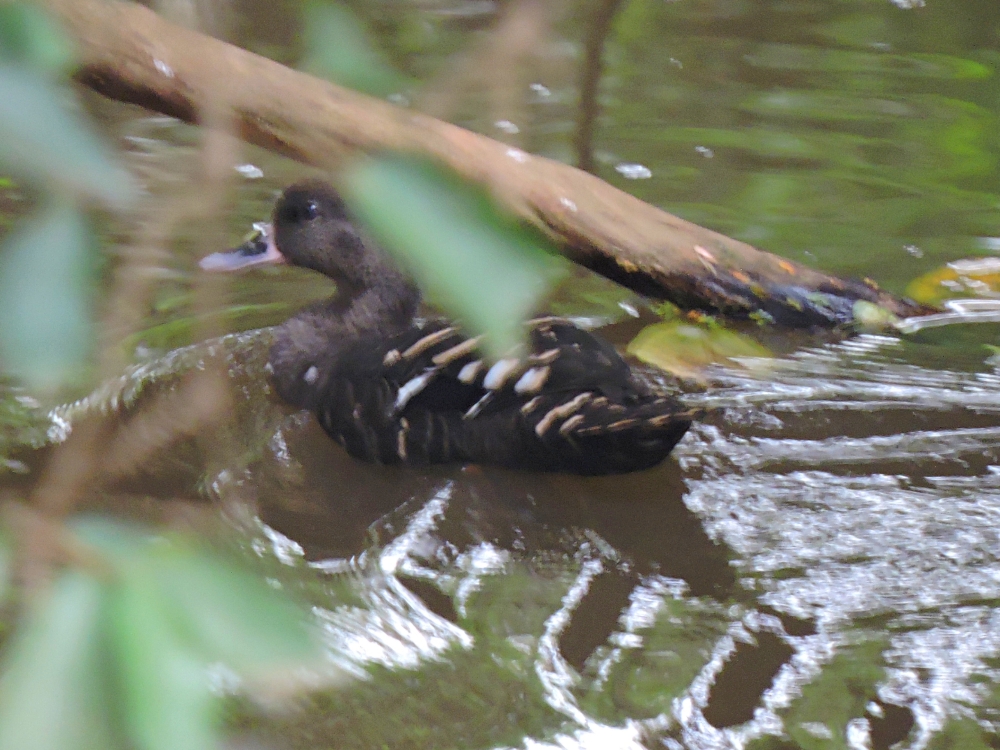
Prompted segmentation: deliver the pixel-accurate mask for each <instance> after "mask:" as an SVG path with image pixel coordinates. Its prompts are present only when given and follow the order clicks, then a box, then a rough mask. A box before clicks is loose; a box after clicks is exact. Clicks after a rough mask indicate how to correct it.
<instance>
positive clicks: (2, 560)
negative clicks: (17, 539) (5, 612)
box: [0, 532, 12, 606]
mask: <svg viewBox="0 0 1000 750" xmlns="http://www.w3.org/2000/svg"><path fill="white" fill-rule="evenodd" d="M11 563H12V558H11V550H10V542H9V540H8V539H7V535H6V534H4V533H2V532H0V606H2V605H3V603H4V601H5V600H6V599H7V593H8V591H9V590H10V576H11Z"/></svg>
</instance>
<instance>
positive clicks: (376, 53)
mask: <svg viewBox="0 0 1000 750" xmlns="http://www.w3.org/2000/svg"><path fill="white" fill-rule="evenodd" d="M302 35H303V40H304V45H305V50H306V57H305V59H304V60H303V61H302V65H301V67H302V69H303V70H306V71H308V72H310V73H313V74H314V75H318V76H322V77H323V78H328V79H329V80H331V81H333V82H334V83H337V84H340V85H341V86H346V87H347V88H351V89H355V90H356V91H362V92H364V93H366V94H372V95H374V96H383V97H384V96H388V95H389V94H398V93H400V92H401V91H404V90H405V89H407V88H409V87H410V86H411V85H412V82H411V81H410V80H409V79H407V78H406V77H405V76H403V75H401V74H400V73H398V72H397V71H396V70H395V68H393V66H392V65H391V64H390V63H389V61H388V60H387V59H386V57H385V55H383V54H382V52H381V51H380V50H379V49H378V47H377V46H376V45H375V43H374V42H373V41H372V40H371V38H370V37H369V36H368V32H367V31H366V30H365V27H364V24H362V22H361V20H360V19H359V18H358V17H357V16H355V15H354V13H352V12H351V11H350V10H349V9H348V8H346V7H344V6H343V5H337V4H335V3H329V2H323V0H310V2H307V3H306V4H305V6H304V8H303V28H302Z"/></svg>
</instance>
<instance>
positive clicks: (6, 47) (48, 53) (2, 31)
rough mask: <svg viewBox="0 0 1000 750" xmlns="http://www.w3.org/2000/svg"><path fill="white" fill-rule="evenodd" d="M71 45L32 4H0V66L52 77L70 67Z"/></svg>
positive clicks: (63, 73)
mask: <svg viewBox="0 0 1000 750" xmlns="http://www.w3.org/2000/svg"><path fill="white" fill-rule="evenodd" d="M74 58H75V54H74V49H73V43H72V42H71V41H70V39H69V37H67V36H66V34H64V33H63V31H62V29H60V28H59V27H57V26H56V25H55V23H54V22H53V21H52V19H50V18H49V16H48V15H46V13H45V12H44V11H43V10H42V9H41V8H39V7H38V6H37V5H35V4H34V3H22V2H5V3H2V4H0V63H15V64H21V65H25V66H26V67H29V68H34V69H36V70H40V71H44V72H47V73H51V74H55V75H65V74H66V73H68V72H69V70H70V68H71V67H72V66H73V61H74Z"/></svg>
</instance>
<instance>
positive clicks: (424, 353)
mask: <svg viewBox="0 0 1000 750" xmlns="http://www.w3.org/2000/svg"><path fill="white" fill-rule="evenodd" d="M338 361H339V364H338V366H336V367H335V368H334V369H333V371H332V372H331V373H330V374H329V376H328V377H327V378H326V379H325V382H324V384H323V392H322V393H321V394H320V397H319V398H318V399H317V402H316V413H317V416H318V418H319V421H320V424H321V425H322V426H323V428H324V429H325V430H326V432H327V433H329V434H330V435H331V436H332V437H333V438H334V439H336V440H337V441H338V442H340V443H341V444H342V445H344V447H345V448H346V449H347V451H348V452H349V453H350V454H351V455H353V456H355V457H357V458H360V459H363V460H367V461H376V462H380V463H401V462H405V463H419V464H424V463H447V462H455V461H463V462H477V463H491V464H498V465H503V466H509V467H512V468H523V469H533V470H543V471H566V472H572V473H578V474H606V473H616V472H622V471H634V470H637V469H642V468H647V467H649V466H652V465H655V464H656V463H658V462H659V461H661V460H662V459H663V458H664V457H666V455H667V454H668V453H669V452H670V450H671V449H672V448H673V446H674V445H675V444H676V443H677V441H678V440H679V439H680V438H681V437H682V436H683V434H684V432H686V430H687V428H688V427H689V426H690V422H691V419H692V418H693V417H694V416H696V415H695V414H694V413H693V412H692V411H686V410H684V409H683V408H682V407H681V405H680V404H678V403H677V402H676V401H674V400H673V399H671V398H669V397H666V396H662V395H658V394H652V393H650V392H649V391H648V390H647V389H646V388H645V387H644V386H643V385H642V384H641V383H639V382H638V381H637V380H636V379H635V378H634V377H633V375H632V372H631V370H630V368H629V366H628V364H627V363H626V362H625V361H624V360H623V359H622V358H621V356H620V355H619V354H618V352H617V351H615V349H614V347H613V346H611V344H610V343H608V342H607V341H604V340H603V339H601V338H599V337H597V336H594V335H592V334H590V333H588V332H586V331H584V330H582V329H580V328H577V327H576V326H574V325H572V324H571V323H569V322H567V321H565V320H562V319H558V318H542V319H538V320H536V321H532V323H531V334H530V350H529V354H528V355H527V356H525V357H520V358H515V357H509V358H503V359H500V360H498V361H496V362H494V363H493V364H492V365H489V364H487V363H486V362H485V360H484V359H483V358H482V355H481V353H480V351H479V349H478V340H477V339H472V338H468V337H466V336H465V335H464V334H462V333H461V331H460V330H458V329H457V328H455V327H454V326H451V325H449V324H448V323H447V322H444V321H430V322H427V323H424V324H422V325H420V326H414V327H413V328H412V329H410V330H408V331H407V332H405V333H404V334H401V335H399V336H397V337H394V338H393V339H391V340H390V341H389V342H387V343H385V344H384V345H382V346H373V345H372V342H357V343H356V344H354V345H352V347H350V348H349V349H348V350H345V351H344V352H343V356H342V357H340V358H338Z"/></svg>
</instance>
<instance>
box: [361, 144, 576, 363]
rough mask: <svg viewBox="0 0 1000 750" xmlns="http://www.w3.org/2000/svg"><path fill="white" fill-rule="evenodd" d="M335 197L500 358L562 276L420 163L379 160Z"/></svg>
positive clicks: (470, 192)
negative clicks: (340, 197)
mask: <svg viewBox="0 0 1000 750" xmlns="http://www.w3.org/2000/svg"><path fill="white" fill-rule="evenodd" d="M344 186H345V197H346V199H347V200H348V202H349V203H350V205H351V208H352V209H353V210H354V211H355V213H356V214H358V215H359V216H360V217H361V218H362V219H363V220H364V221H365V222H366V223H367V224H368V226H369V227H370V229H371V231H372V233H373V234H374V235H375V237H376V238H377V239H378V240H379V241H380V242H381V243H382V245H383V246H384V247H386V248H387V249H388V250H390V251H391V252H392V253H394V254H395V255H397V256H398V257H399V259H400V260H401V261H402V262H403V263H405V264H406V265H407V266H408V267H409V268H410V270H411V271H412V273H413V275H414V276H415V278H416V279H417V281H418V283H420V285H421V287H422V288H423V289H425V290H427V292H428V293H429V294H430V296H431V297H432V298H433V299H434V301H435V302H437V303H439V304H440V305H441V306H442V307H444V308H445V310H446V311H447V312H448V313H449V314H450V315H452V316H454V317H455V318H457V319H458V320H460V321H461V322H462V323H463V324H464V325H465V326H466V327H467V328H468V329H469V330H470V332H472V333H473V334H480V333H485V334H487V339H486V341H485V343H484V346H485V347H486V349H487V351H489V352H490V353H491V354H492V355H493V356H495V357H500V356H503V355H504V354H505V353H506V352H508V351H509V350H510V349H511V347H513V346H515V345H516V344H518V343H520V342H521V340H522V338H523V336H524V331H523V326H522V321H523V320H524V319H525V318H527V317H528V316H530V314H531V313H532V312H533V311H534V309H535V307H536V305H537V304H538V301H539V299H540V298H541V296H542V295H543V294H544V293H545V292H546V290H547V289H548V288H549V286H550V284H552V283H554V282H555V281H556V280H557V278H558V277H559V276H560V275H561V274H562V273H563V272H564V270H565V266H564V265H563V264H562V263H561V262H560V260H559V259H558V258H556V256H555V255H554V253H552V252H548V250H549V249H550V244H549V243H548V241H547V240H546V239H545V238H544V237H543V236H542V235H541V234H540V233H538V232H537V231H536V230H534V229H533V228H530V227H526V226H524V225H522V224H518V223H516V222H515V221H514V220H513V219H511V218H509V217H507V216H504V215H503V214H501V213H500V211H499V210H498V209H497V208H496V206H495V205H494V203H493V202H492V201H491V200H490V198H489V197H488V196H487V195H486V193H485V192H484V191H483V190H481V189H480V188H478V187H475V186H473V185H470V184H468V183H464V182H462V181H460V180H459V179H458V178H457V177H455V176H453V175H452V174H450V173H446V172H445V171H443V170H442V169H440V168H437V167H436V166H432V165H430V164H427V163H424V162H417V161H414V160H409V159H404V158H398V157H383V158H378V159H371V160H366V161H363V162H361V163H359V164H358V165H357V166H355V167H354V168H353V169H351V170H349V172H348V173H347V174H346V175H345V185H344Z"/></svg>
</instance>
